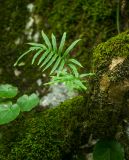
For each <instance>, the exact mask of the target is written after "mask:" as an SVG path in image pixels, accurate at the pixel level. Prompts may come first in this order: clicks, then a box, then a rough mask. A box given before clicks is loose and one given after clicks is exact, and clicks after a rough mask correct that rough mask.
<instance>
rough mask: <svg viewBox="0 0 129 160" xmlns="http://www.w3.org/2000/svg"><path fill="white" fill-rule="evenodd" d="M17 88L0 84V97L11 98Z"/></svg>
mask: <svg viewBox="0 0 129 160" xmlns="http://www.w3.org/2000/svg"><path fill="white" fill-rule="evenodd" d="M17 93H18V88H17V87H14V86H12V85H10V84H1V85H0V97H1V98H13V97H15V96H16V95H17Z"/></svg>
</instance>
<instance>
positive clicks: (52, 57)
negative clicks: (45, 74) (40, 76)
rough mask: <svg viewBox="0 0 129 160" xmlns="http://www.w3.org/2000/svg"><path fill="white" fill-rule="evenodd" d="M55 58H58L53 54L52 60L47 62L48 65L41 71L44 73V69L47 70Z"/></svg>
mask: <svg viewBox="0 0 129 160" xmlns="http://www.w3.org/2000/svg"><path fill="white" fill-rule="evenodd" d="M57 57H58V55H56V54H55V55H54V56H53V57H52V59H51V60H50V61H49V63H48V64H47V65H46V67H45V68H44V69H43V71H45V70H46V69H48V68H49V67H50V66H51V65H52V64H53V62H55V60H56V58H57Z"/></svg>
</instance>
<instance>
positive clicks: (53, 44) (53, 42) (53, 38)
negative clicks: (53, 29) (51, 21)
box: [51, 33, 57, 52]
mask: <svg viewBox="0 0 129 160" xmlns="http://www.w3.org/2000/svg"><path fill="white" fill-rule="evenodd" d="M51 38H52V46H53V50H54V52H57V44H56V37H55V36H54V34H53V33H52V35H51Z"/></svg>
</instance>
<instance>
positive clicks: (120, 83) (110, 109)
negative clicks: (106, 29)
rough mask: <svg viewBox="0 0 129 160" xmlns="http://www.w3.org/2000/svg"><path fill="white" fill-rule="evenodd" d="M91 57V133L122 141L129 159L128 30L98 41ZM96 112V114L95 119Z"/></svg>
mask: <svg viewBox="0 0 129 160" xmlns="http://www.w3.org/2000/svg"><path fill="white" fill-rule="evenodd" d="M94 58H95V61H94V62H95V67H96V70H97V72H96V73H97V78H96V82H95V83H96V84H95V86H94V95H93V97H94V100H93V101H92V104H91V107H90V108H91V109H92V107H93V106H94V108H95V110H94V112H95V113H93V115H91V125H92V122H93V121H94V122H95V123H94V124H93V131H95V132H94V133H95V134H94V136H95V137H98V136H100V138H102V137H109V136H111V137H113V138H116V139H117V140H118V141H120V142H122V144H123V145H124V147H125V155H126V157H127V159H129V154H128V153H129V152H128V151H129V147H128V146H129V141H128V140H127V139H128V138H127V134H126V129H127V126H126V125H127V124H128V122H129V117H128V115H129V104H128V96H127V95H129V86H128V84H129V71H128V69H129V31H126V32H123V33H121V34H119V35H117V36H115V37H113V38H111V39H109V40H108V41H107V42H105V43H101V44H100V45H98V46H97V47H96V48H95V49H94ZM113 62H114V64H115V65H114V64H113ZM118 62H119V63H118ZM111 66H112V67H111ZM92 105H93V106H92ZM95 114H96V117H97V116H98V120H97V121H96V120H95V119H96V117H95ZM101 114H102V115H101ZM93 117H94V118H93ZM92 119H93V120H92ZM124 122H126V123H127V124H126V123H124ZM95 128H96V130H95ZM97 128H99V130H98V129H97ZM106 128H107V130H106ZM100 131H101V132H100ZM98 138H99V137H98Z"/></svg>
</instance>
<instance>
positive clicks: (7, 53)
mask: <svg viewBox="0 0 129 160" xmlns="http://www.w3.org/2000/svg"><path fill="white" fill-rule="evenodd" d="M128 28H129V1H128V0H0V83H10V84H13V85H15V86H18V87H19V90H20V94H23V93H31V92H35V91H37V92H38V93H39V95H40V96H43V95H45V94H46V93H47V92H48V87H46V88H45V87H44V86H43V85H42V84H43V83H45V82H47V81H48V77H47V75H48V74H47V73H48V71H46V72H44V73H43V72H42V71H41V70H39V69H38V67H37V66H36V65H33V66H32V65H31V57H32V56H33V55H29V56H26V57H25V58H24V59H23V62H21V63H20V65H19V66H17V67H14V66H13V64H14V63H15V61H16V60H17V58H18V57H19V56H20V55H21V54H22V53H24V52H25V51H26V50H27V49H28V45H27V44H26V43H27V42H40V43H42V41H43V40H42V37H41V30H44V32H45V33H46V34H47V35H48V36H49V37H50V35H51V33H54V34H55V35H56V37H57V40H58V43H59V42H60V39H61V36H62V34H63V32H67V40H66V43H67V44H70V43H71V42H73V41H74V40H76V39H79V38H81V39H82V41H81V42H79V44H78V45H77V47H76V49H74V50H73V52H72V53H71V56H73V57H75V58H77V59H78V60H79V61H80V62H81V63H82V64H83V66H84V70H83V71H84V72H89V71H90V70H91V68H92V65H93V63H92V50H93V48H94V47H95V46H96V45H97V44H99V43H101V42H104V41H106V40H107V39H108V38H110V37H112V36H115V35H117V34H118V33H119V32H122V31H125V30H127V29H128Z"/></svg>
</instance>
